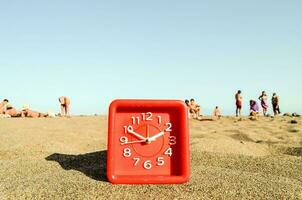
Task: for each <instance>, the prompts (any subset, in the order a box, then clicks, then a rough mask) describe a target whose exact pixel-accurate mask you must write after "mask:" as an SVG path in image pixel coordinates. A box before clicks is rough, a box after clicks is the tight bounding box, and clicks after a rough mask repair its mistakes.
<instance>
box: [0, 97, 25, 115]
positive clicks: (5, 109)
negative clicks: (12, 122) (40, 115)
mask: <svg viewBox="0 0 302 200" xmlns="http://www.w3.org/2000/svg"><path fill="white" fill-rule="evenodd" d="M0 112H1V114H4V115H10V116H11V117H20V116H21V113H20V112H18V111H17V110H16V109H15V108H14V107H13V106H12V105H11V104H10V103H9V100H8V99H4V100H3V101H2V102H1V106H0Z"/></svg>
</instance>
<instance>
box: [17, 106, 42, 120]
mask: <svg viewBox="0 0 302 200" xmlns="http://www.w3.org/2000/svg"><path fill="white" fill-rule="evenodd" d="M21 116H22V117H31V118H41V117H48V114H45V113H40V112H36V111H33V110H30V109H29V105H27V104H25V105H23V108H22V112H21Z"/></svg>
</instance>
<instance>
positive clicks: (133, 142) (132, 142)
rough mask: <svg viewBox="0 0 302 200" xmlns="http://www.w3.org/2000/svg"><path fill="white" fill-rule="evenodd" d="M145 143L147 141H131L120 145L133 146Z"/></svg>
mask: <svg viewBox="0 0 302 200" xmlns="http://www.w3.org/2000/svg"><path fill="white" fill-rule="evenodd" d="M146 141H147V140H138V141H131V142H126V143H122V145H126V144H135V143H143V142H146Z"/></svg>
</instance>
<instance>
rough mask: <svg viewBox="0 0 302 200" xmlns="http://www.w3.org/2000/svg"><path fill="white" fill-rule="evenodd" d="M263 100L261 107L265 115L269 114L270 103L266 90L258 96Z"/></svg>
mask: <svg viewBox="0 0 302 200" xmlns="http://www.w3.org/2000/svg"><path fill="white" fill-rule="evenodd" d="M258 99H259V100H260V101H261V107H262V110H263V116H267V109H268V104H267V94H266V92H265V91H262V93H261V95H260V96H259V98H258Z"/></svg>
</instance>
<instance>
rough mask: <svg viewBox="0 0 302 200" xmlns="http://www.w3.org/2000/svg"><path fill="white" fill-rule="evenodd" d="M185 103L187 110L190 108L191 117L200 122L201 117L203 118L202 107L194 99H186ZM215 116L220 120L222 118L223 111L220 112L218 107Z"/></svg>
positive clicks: (214, 112)
mask: <svg viewBox="0 0 302 200" xmlns="http://www.w3.org/2000/svg"><path fill="white" fill-rule="evenodd" d="M185 103H186V105H187V108H188V112H189V113H188V114H189V117H190V118H193V119H197V120H200V119H201V117H202V114H201V106H200V105H199V104H198V103H196V102H195V99H193V98H192V99H191V100H188V99H186V100H185ZM213 116H214V117H218V118H220V117H221V111H220V108H219V107H218V106H216V107H215V109H214V111H213Z"/></svg>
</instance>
